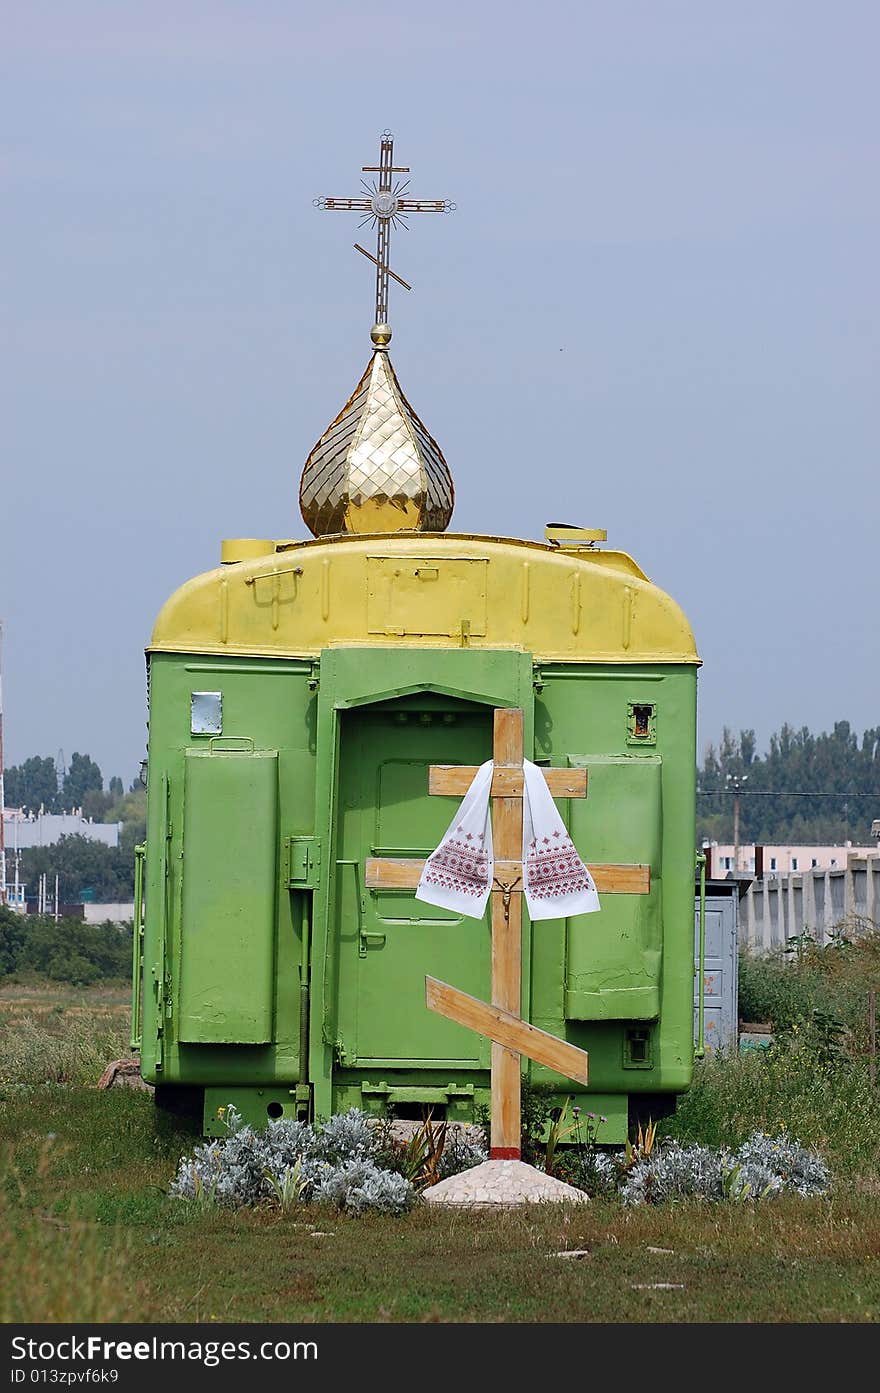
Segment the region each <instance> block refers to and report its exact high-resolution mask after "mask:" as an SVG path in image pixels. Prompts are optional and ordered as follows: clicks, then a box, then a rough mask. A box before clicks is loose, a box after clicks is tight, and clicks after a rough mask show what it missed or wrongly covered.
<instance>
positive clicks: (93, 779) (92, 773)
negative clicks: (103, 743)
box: [61, 753, 104, 809]
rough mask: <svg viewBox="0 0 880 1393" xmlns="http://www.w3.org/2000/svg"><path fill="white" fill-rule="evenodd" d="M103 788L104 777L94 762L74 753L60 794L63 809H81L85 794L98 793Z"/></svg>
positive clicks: (87, 757) (86, 756)
mask: <svg viewBox="0 0 880 1393" xmlns="http://www.w3.org/2000/svg"><path fill="white" fill-rule="evenodd" d="M103 787H104V776H103V775H102V773H101V771H100V769H99V768H98V766H97V764H96V763H95V761H94V760H93V759H91V758H90V756H89V755H81V754H79V753H74V754H73V755H72V756H71V760H70V767H69V768H68V770H67V773H66V774H65V776H64V788H63V790H62V794H61V798H62V802H63V804H64V806H65V808H68V809H69V808H81V807H82V806H83V804H84V802H85V797H86V794H87V793H92V792H96V793H100V792H101V791H102V790H103Z"/></svg>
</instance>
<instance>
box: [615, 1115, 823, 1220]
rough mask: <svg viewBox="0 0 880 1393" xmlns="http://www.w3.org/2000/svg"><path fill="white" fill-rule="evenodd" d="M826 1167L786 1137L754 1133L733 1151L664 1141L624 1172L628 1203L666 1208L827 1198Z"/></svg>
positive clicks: (622, 1190) (622, 1189) (624, 1196)
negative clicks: (686, 1203)
mask: <svg viewBox="0 0 880 1393" xmlns="http://www.w3.org/2000/svg"><path fill="white" fill-rule="evenodd" d="M829 1184H830V1176H829V1172H828V1168H827V1166H826V1165H825V1163H824V1161H823V1160H822V1158H821V1157H820V1156H819V1155H817V1153H816V1152H814V1151H808V1150H807V1149H806V1148H805V1147H803V1146H801V1145H800V1143H799V1142H796V1141H794V1140H792V1139H791V1138H789V1137H788V1136H786V1135H784V1134H783V1135H782V1136H778V1137H768V1136H765V1135H764V1133H763V1132H754V1133H753V1134H752V1135H751V1136H750V1137H749V1138H748V1139H747V1141H745V1142H744V1143H743V1145H742V1146H741V1147H739V1149H738V1150H737V1151H735V1152H730V1151H727V1150H726V1149H724V1148H720V1149H715V1148H712V1147H708V1146H699V1145H695V1146H682V1145H681V1144H680V1143H679V1142H676V1141H670V1142H666V1143H665V1144H664V1145H661V1146H659V1147H657V1148H655V1149H654V1150H653V1151H652V1152H651V1154H650V1156H641V1157H637V1159H636V1160H635V1163H634V1164H632V1165H630V1166H629V1167H628V1168H627V1169H625V1171H624V1175H623V1178H622V1183H621V1186H620V1194H621V1198H622V1199H623V1202H624V1204H627V1205H636V1204H662V1203H664V1202H667V1201H670V1200H681V1199H690V1198H697V1199H705V1200H738V1201H743V1200H761V1199H765V1198H767V1197H768V1196H770V1195H776V1194H781V1193H782V1192H783V1191H792V1192H794V1193H795V1194H798V1195H802V1196H804V1197H806V1196H809V1195H824V1194H825V1193H826V1192H827V1190H828V1187H829Z"/></svg>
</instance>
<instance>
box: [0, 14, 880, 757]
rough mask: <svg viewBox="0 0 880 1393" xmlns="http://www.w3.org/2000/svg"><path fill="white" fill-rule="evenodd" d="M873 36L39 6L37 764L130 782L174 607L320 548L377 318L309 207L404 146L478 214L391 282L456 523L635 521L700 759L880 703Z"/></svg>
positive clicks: (879, 18)
mask: <svg viewBox="0 0 880 1393" xmlns="http://www.w3.org/2000/svg"><path fill="white" fill-rule="evenodd" d="M878 43H880V8H878V6H877V5H876V4H874V3H873V0H866V2H865V3H853V0H835V3H834V4H833V5H831V4H828V3H815V0H797V2H794V0H793V2H792V3H789V2H788V0H737V3H736V4H731V3H719V2H718V0H654V3H649V2H648V0H621V3H616V4H614V5H609V4H607V3H598V0H580V3H568V2H567V0H545V2H544V3H543V4H542V5H540V6H535V5H531V4H530V5H526V4H522V3H518V0H507V3H498V0H483V2H481V0H470V3H462V0H444V4H443V5H436V4H435V5H427V4H420V3H417V2H416V0H407V2H406V3H404V0H374V3H372V4H370V5H365V4H363V3H349V2H348V0H322V3H321V4H320V5H314V4H312V3H309V4H305V3H299V0H286V3H282V0H240V2H239V3H233V0H214V3H208V2H207V0H173V3H171V2H170V0H106V2H105V3H101V2H100V0H76V3H71V0H55V2H54V3H52V0H7V3H6V5H5V7H4V19H3V41H2V46H0V198H2V217H0V297H2V299H0V311H2V315H0V318H2V325H0V471H2V475H0V482H2V487H0V620H2V621H3V623H4V633H5V637H4V694H5V725H6V746H7V750H6V762H7V765H9V764H14V763H16V762H18V761H19V760H21V759H23V758H25V757H27V756H28V755H30V754H33V753H41V754H50V755H53V756H54V755H55V754H56V753H57V751H58V750H63V751H64V752H65V756H66V758H67V759H68V760H69V758H70V755H71V753H72V751H73V750H80V751H88V752H89V753H90V754H91V755H92V756H93V757H94V758H95V759H97V761H98V762H99V764H100V765H101V767H102V769H103V771H104V774H105V776H106V777H107V778H109V777H110V776H111V775H113V774H120V775H121V776H122V777H123V778H124V779H125V780H126V783H128V782H129V781H130V780H131V778H132V777H133V776H134V774H135V773H136V770H137V766H138V763H139V761H140V759H141V758H142V756H143V753H144V744H145V716H146V712H145V692H144V659H143V649H144V647H145V645H146V644H147V643H148V642H149V636H150V630H151V627H152V623H153V620H154V618H155V616H156V614H157V612H158V610H159V609H160V607H161V605H162V604H163V602H164V600H165V599H166V598H167V596H168V595H169V594H170V593H171V592H172V591H173V590H174V589H176V587H177V586H178V585H180V584H181V583H182V582H183V581H184V580H186V579H187V578H188V577H189V576H191V575H195V574H197V573H198V572H200V571H203V570H206V569H209V568H210V567H212V566H214V565H216V564H217V563H218V561H219V547H220V541H221V539H222V538H224V537H236V536H253V537H291V536H303V535H306V534H305V529H304V527H303V524H302V521H301V519H300V516H299V510H298V506H297V490H298V484H299V477H300V473H301V469H302V465H303V462H304V461H305V458H306V456H307V454H308V452H309V450H310V449H311V447H312V445H313V444H314V442H315V441H316V439H317V438H318V436H319V435H320V434H321V433H322V431H323V430H324V429H325V427H326V426H327V425H328V424H329V422H330V421H331V420H332V418H333V417H334V416H335V415H336V413H337V411H338V410H339V409H340V407H341V406H342V404H343V403H344V401H345V399H346V398H347V396H348V394H349V392H350V391H351V389H352V388H353V386H354V384H355V383H356V381H357V379H358V377H359V376H360V373H361V372H362V370H363V368H364V366H365V364H366V361H367V358H368V355H369V350H370V343H369V329H370V325H371V323H372V302H373V275H372V271H371V268H370V267H369V265H368V264H367V263H366V262H365V261H364V260H363V258H362V257H360V256H358V254H357V253H356V252H354V251H353V250H352V244H353V242H354V241H355V240H356V238H358V236H359V234H358V229H357V219H356V218H355V217H354V216H353V215H350V214H343V213H335V212H320V211H318V210H317V209H316V208H315V207H314V206H313V199H314V198H316V197H318V196H320V195H322V194H335V195H338V196H342V195H346V194H355V193H357V192H358V191H359V180H360V177H361V175H360V169H361V166H362V165H365V164H374V163H376V159H377V156H378V140H379V135H380V132H381V131H382V130H383V129H385V128H390V129H391V130H392V131H393V132H394V135H395V141H396V144H395V156H396V160H397V162H398V163H401V164H406V165H410V166H411V167H412V170H413V174H412V184H411V189H410V192H411V193H412V194H413V195H414V196H422V197H447V198H451V199H453V200H454V201H455V203H456V205H457V208H456V211H455V212H454V213H452V214H450V215H449V216H446V217H433V216H427V215H426V216H423V217H414V218H413V219H412V221H411V225H410V229H409V230H408V231H406V232H401V233H399V234H397V235H395V236H394V238H393V242H392V266H393V267H394V269H395V270H396V271H397V272H398V273H399V274H400V275H402V276H403V277H404V279H406V280H407V281H409V282H411V283H412V284H413V287H414V289H413V292H412V293H411V294H408V293H407V292H406V291H404V290H401V289H399V288H397V287H395V286H394V285H392V291H391V321H392V324H393V327H394V343H393V346H392V358H393V361H394V364H395V367H396V370H397V373H398V375H399V377H400V379H401V382H402V385H403V388H404V390H405V392H406V394H407V396H408V397H409V400H410V401H411V402H412V404H413V406H414V407H415V409H416V411H417V412H418V413H419V415H420V416H421V417H422V419H423V420H424V421H425V423H426V424H427V425H428V428H429V429H430V430H431V432H432V434H433V435H434V436H435V437H436V438H437V439H438V440H439V441H440V443H441V445H442V447H443V449H444V452H445V454H446V457H447V460H448V462H449V464H450V466H451V468H452V471H453V475H454V478H455V482H456V492H457V506H456V512H455V516H454V519H453V524H452V526H453V529H454V530H456V531H463V532H470V531H474V532H483V533H492V534H501V535H510V536H522V537H535V538H539V539H540V538H542V536H543V525H544V523H545V522H547V521H559V520H564V521H570V522H573V523H575V524H578V525H581V526H585V527H605V528H607V529H608V537H609V541H608V545H613V546H616V547H618V548H620V549H622V550H624V551H628V552H630V553H631V554H632V555H634V556H635V557H636V558H637V560H638V561H639V563H640V565H641V566H642V567H643V569H644V570H645V571H646V572H647V573H648V575H649V576H650V577H651V578H652V579H653V580H654V581H656V583H657V584H658V585H660V586H661V587H662V588H663V589H664V590H667V591H668V592H669V593H670V594H672V595H673V596H674V597H675V598H676V599H677V600H678V601H679V603H680V604H681V605H682V606H683V608H684V610H685V612H686V613H687V615H688V617H689V619H690V621H691V623H692V626H693V628H694V631H695V634H696V637H697V642H698V646H699V649H700V652H701V655H702V658H703V662H704V667H703V669H702V671H701V674H700V698H699V700H700V715H699V742H700V748H701V749H702V747H703V746H704V745H705V744H706V742H707V741H709V740H713V739H717V737H718V735H719V734H720V731H721V729H722V727H723V726H724V725H729V726H732V727H733V728H735V729H739V728H740V727H753V728H754V729H755V730H756V731H757V734H758V742H759V748H763V746H764V745H765V744H766V741H767V739H768V738H769V736H770V734H771V732H772V731H774V730H776V729H778V727H779V726H780V725H781V724H782V723H783V722H784V721H789V722H791V723H793V724H794V725H796V726H801V725H807V726H810V727H812V728H813V729H815V730H820V729H827V728H829V727H830V726H831V725H832V724H833V723H834V722H835V721H837V720H841V719H846V720H849V721H850V722H851V723H852V724H853V726H854V727H856V728H857V729H858V730H862V729H863V728H864V727H866V726H869V725H875V724H877V723H878V722H880V712H878V702H877V695H876V694H877V692H878V689H880V657H878V641H877V623H876V618H875V615H876V609H877V576H876V569H877V564H878V562H877V545H876V542H877V535H878V504H877V477H878V476H877V466H878V392H877V370H878V356H880V355H878V276H877V247H878V245H880V235H878V234H880V228H878V221H880V219H878V211H880V180H878V177H877V171H878V159H877V154H878V151H877V146H878V129H880V126H878V109H877V108H878V97H877V91H878V85H877V82H876V55H877V51H878ZM360 240H363V237H362V236H361V237H360Z"/></svg>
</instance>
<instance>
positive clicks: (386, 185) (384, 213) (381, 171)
mask: <svg viewBox="0 0 880 1393" xmlns="http://www.w3.org/2000/svg"><path fill="white" fill-rule="evenodd" d="M362 172H363V173H364V174H375V175H376V176H377V177H376V178H375V179H372V180H367V179H362V180H361V185H362V188H363V193H361V194H358V196H357V197H356V198H316V199H315V207H316V208H332V209H338V210H341V211H342V212H346V213H363V215H364V216H363V217H362V219H361V221H360V224H359V226H360V227H365V226H366V224H367V223H370V224H371V226H373V227H374V228H375V229H376V255H375V256H373V254H372V252H368V251H367V249H366V248H365V247H362V246H360V245H359V244H358V243H357V242H355V244H354V246H355V251H359V252H360V253H361V255H362V256H365V257H366V258H367V260H368V261H372V262H373V264H374V266H375V267H376V325H377V327H382V328H384V327H386V326H387V324H388V279H389V277H390V278H391V279H392V280H395V281H397V283H398V285H402V286H403V288H404V290H412V286H411V285H409V284H408V283H407V282H406V281H405V280H403V279H402V278H401V277H400V276H398V275H397V274H396V273H395V272H394V271H392V270H391V267H390V266H389V264H388V258H389V253H390V250H391V228H392V227H407V226H408V223H407V215H408V214H409V213H450V212H452V211H453V209H454V208H455V204H454V203H451V202H450V201H449V199H448V198H407V196H406V191H407V189H408V188H409V180H408V179H397V180H395V178H394V176H395V175H396V174H409V166H408V165H398V164H395V163H394V137H393V136H392V134H391V132H390V131H383V132H382V136H381V145H380V147H379V163H378V164H365V165H363V166H362Z"/></svg>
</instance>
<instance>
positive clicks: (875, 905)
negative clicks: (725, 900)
mask: <svg viewBox="0 0 880 1393" xmlns="http://www.w3.org/2000/svg"><path fill="white" fill-rule="evenodd" d="M858 927H862V928H866V927H876V928H880V856H866V857H859V858H856V857H852V858H850V861H849V864H848V865H847V867H846V869H845V870H844V869H842V868H838V869H835V870H824V871H823V870H815V871H804V873H803V874H802V875H794V874H792V875H784V876H782V875H780V876H767V877H765V878H764V879H763V880H755V881H752V883H751V885H750V886H749V888H748V890H747V891H746V893H745V894H744V895H743V896H742V898H741V900H740V903H739V941H740V943H741V944H743V945H744V946H746V947H748V948H752V949H755V950H758V951H760V950H762V949H767V948H775V947H777V946H778V945H779V944H784V943H787V942H788V940H789V939H790V938H794V937H795V936H796V935H797V934H802V933H804V932H806V933H810V934H812V935H813V937H814V938H816V939H817V940H818V941H819V942H820V943H827V942H828V939H829V938H830V937H831V936H832V934H833V932H834V931H835V930H837V929H840V928H843V929H844V930H845V931H846V930H849V931H850V932H852V931H853V930H856V929H857V928H858Z"/></svg>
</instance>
